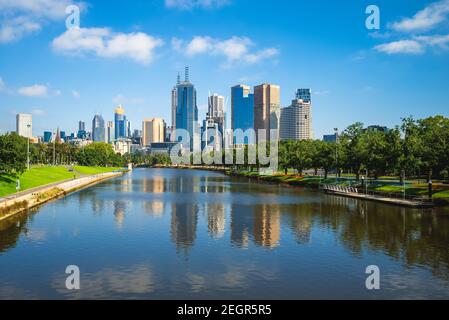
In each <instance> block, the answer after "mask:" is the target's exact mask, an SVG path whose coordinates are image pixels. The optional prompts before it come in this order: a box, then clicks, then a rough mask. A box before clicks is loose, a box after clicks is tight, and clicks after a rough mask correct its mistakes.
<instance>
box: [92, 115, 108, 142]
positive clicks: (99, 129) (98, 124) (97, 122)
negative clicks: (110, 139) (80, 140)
mask: <svg viewBox="0 0 449 320" xmlns="http://www.w3.org/2000/svg"><path fill="white" fill-rule="evenodd" d="M92 141H95V142H105V141H106V137H105V126H104V119H103V117H102V116H101V115H99V114H96V115H95V116H94V119H93V120H92Z"/></svg>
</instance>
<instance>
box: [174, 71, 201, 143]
mask: <svg viewBox="0 0 449 320" xmlns="http://www.w3.org/2000/svg"><path fill="white" fill-rule="evenodd" d="M176 91H177V105H176V129H184V130H186V131H187V132H188V133H189V135H190V142H189V145H186V146H184V147H186V148H188V149H189V150H190V151H193V150H195V149H196V148H195V145H196V144H197V141H195V135H198V134H199V132H198V131H197V130H198V106H197V100H196V90H195V86H194V85H193V84H192V83H191V82H190V80H189V68H188V67H186V70H185V80H184V82H180V83H179V84H178V85H177V86H176ZM175 139H177V140H180V137H175Z"/></svg>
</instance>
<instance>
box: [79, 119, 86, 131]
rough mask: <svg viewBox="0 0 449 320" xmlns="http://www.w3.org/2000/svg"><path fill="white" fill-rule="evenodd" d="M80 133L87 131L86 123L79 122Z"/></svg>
mask: <svg viewBox="0 0 449 320" xmlns="http://www.w3.org/2000/svg"><path fill="white" fill-rule="evenodd" d="M78 131H86V123H85V122H84V121H79V122H78Z"/></svg>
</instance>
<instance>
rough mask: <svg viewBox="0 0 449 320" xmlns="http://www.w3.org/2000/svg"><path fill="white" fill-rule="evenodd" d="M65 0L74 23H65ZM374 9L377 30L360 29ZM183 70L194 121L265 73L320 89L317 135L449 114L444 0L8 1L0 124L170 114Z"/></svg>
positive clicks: (287, 94) (286, 86)
mask: <svg viewBox="0 0 449 320" xmlns="http://www.w3.org/2000/svg"><path fill="white" fill-rule="evenodd" d="M70 4H76V5H78V6H79V8H80V10H81V16H80V27H81V29H80V30H75V31H74V30H67V28H66V22H65V20H66V17H67V14H66V13H65V8H66V6H68V5H70ZM370 4H374V5H376V6H378V7H379V9H380V30H368V29H367V28H366V27H365V20H366V18H367V16H368V15H367V14H366V13H365V9H366V7H367V6H368V5H370ZM185 65H189V66H190V69H191V71H190V74H191V75H190V78H191V80H192V82H194V83H195V85H196V88H197V91H198V105H199V108H200V120H201V119H202V117H203V116H204V114H205V109H206V105H207V95H208V92H209V91H210V92H217V93H219V94H222V95H224V96H227V97H229V95H230V87H231V86H233V85H235V84H238V83H244V84H248V85H251V86H254V85H257V84H260V83H263V82H270V83H275V84H279V85H280V86H281V92H282V101H281V102H282V106H287V105H288V104H289V103H290V102H291V99H292V98H293V97H294V92H295V90H296V88H299V87H311V88H312V90H313V93H314V95H313V118H314V122H313V125H314V132H315V137H316V138H321V137H322V135H323V134H326V133H331V132H332V131H333V128H334V127H338V128H340V129H343V128H345V127H346V126H348V125H350V124H351V123H353V122H355V121H362V122H364V123H365V124H366V125H371V124H380V125H387V126H390V127H391V126H394V125H396V124H399V123H400V119H401V117H406V116H408V115H413V116H415V117H418V118H419V117H427V116H430V115H435V114H442V115H445V116H449V90H448V89H449V0H443V1H410V0H409V1H405V0H404V1H403V0H387V1H377V0H374V1H369V2H368V1H343V0H341V1H301V0H298V1H292V0H278V1H276V2H273V1H269V0H258V1H255V0H149V1H126V2H125V1H121V2H120V3H119V1H103V0H98V1H97V0H91V1H84V2H76V1H68V0H16V1H12V0H0V79H1V80H0V132H5V131H11V130H14V129H15V114H16V113H18V112H27V113H33V114H34V117H33V126H34V128H33V129H34V135H42V132H43V131H44V130H52V129H55V128H56V127H57V126H59V127H60V128H61V129H62V130H65V131H67V132H71V131H75V130H76V128H77V122H78V121H79V120H83V121H86V122H87V127H88V128H89V129H90V126H91V121H92V118H93V116H94V114H95V113H101V114H102V115H103V116H104V118H105V120H112V119H113V109H114V107H115V106H116V105H117V104H118V103H121V104H122V105H123V107H124V108H125V110H126V113H127V115H128V117H129V119H130V120H131V121H132V127H133V129H134V128H140V127H141V121H142V119H143V118H150V117H162V118H164V119H166V121H167V122H168V123H170V121H171V119H170V90H171V88H172V87H173V85H174V84H175V81H176V75H177V72H178V71H181V72H183V69H184V66H185ZM229 109H230V105H228V110H229Z"/></svg>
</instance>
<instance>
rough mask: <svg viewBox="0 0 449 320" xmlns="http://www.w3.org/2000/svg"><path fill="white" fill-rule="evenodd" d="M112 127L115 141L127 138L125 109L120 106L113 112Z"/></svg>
mask: <svg viewBox="0 0 449 320" xmlns="http://www.w3.org/2000/svg"><path fill="white" fill-rule="evenodd" d="M114 127H115V140H117V139H119V138H126V137H127V136H128V128H127V127H128V122H127V121H126V115H125V109H123V108H122V106H121V105H120V106H118V107H117V108H115V110H114Z"/></svg>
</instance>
